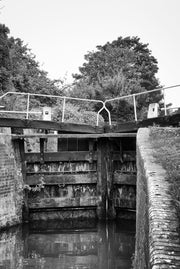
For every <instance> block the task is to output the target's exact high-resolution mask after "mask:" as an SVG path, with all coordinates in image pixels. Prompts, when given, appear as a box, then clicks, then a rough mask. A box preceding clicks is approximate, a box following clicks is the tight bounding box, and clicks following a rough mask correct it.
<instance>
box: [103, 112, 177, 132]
mask: <svg viewBox="0 0 180 269" xmlns="http://www.w3.org/2000/svg"><path fill="white" fill-rule="evenodd" d="M179 122H180V114H175V115H168V116H164V117H157V118H152V119H144V120H140V121H137V122H125V123H123V122H122V123H118V122H117V123H116V124H115V125H112V126H106V127H105V132H106V133H108V132H112V133H121V132H122V133H125V132H137V130H138V129H139V128H141V127H148V126H153V125H155V124H157V125H158V126H160V127H166V126H179Z"/></svg>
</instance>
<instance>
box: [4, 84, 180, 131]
mask: <svg viewBox="0 0 180 269" xmlns="http://www.w3.org/2000/svg"><path fill="white" fill-rule="evenodd" d="M179 86H180V85H174V86H169V87H165V88H163V87H160V88H157V89H154V90H150V91H144V92H139V93H133V94H129V95H125V96H120V97H116V98H111V99H108V100H105V101H102V100H96V99H85V98H78V97H68V96H59V95H48V94H38V93H26V92H11V91H10V92H6V93H5V94H3V95H2V96H0V100H1V99H2V98H4V97H6V96H7V95H11V94H13V95H27V107H26V111H14V110H13V111H7V110H0V113H16V114H26V119H28V118H29V114H42V113H41V112H39V111H30V110H29V106H30V97H31V96H39V97H48V98H56V99H57V98H58V99H62V101H63V108H62V119H61V121H62V122H64V119H65V109H66V100H76V101H82V102H93V103H101V104H102V107H101V108H100V109H99V110H98V111H97V119H96V125H97V126H98V125H99V115H100V113H101V112H102V111H103V110H105V111H106V112H107V114H108V120H109V125H111V113H110V111H109V109H108V108H107V106H106V104H107V103H110V102H114V101H118V100H122V99H125V98H129V97H132V98H133V107H134V118H135V121H137V108H136V96H139V95H143V94H149V93H153V92H158V91H161V92H162V94H163V99H164V109H163V110H164V113H165V115H167V110H168V109H169V108H167V107H166V98H165V90H166V89H171V88H176V87H179ZM0 108H3V107H2V106H0Z"/></svg>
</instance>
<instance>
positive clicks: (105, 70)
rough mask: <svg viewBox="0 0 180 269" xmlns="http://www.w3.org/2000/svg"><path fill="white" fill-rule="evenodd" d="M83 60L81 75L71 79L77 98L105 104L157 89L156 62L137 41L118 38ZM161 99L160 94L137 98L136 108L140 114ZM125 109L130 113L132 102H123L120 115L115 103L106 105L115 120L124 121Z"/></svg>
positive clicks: (136, 39)
mask: <svg viewBox="0 0 180 269" xmlns="http://www.w3.org/2000/svg"><path fill="white" fill-rule="evenodd" d="M85 60H86V62H85V63H84V64H83V66H81V67H80V68H79V71H80V74H74V75H73V76H74V78H75V86H74V90H73V91H74V95H76V96H83V97H86V98H93V99H100V100H104V99H108V98H115V97H118V96H125V95H129V94H134V93H137V92H143V91H149V90H152V89H155V88H156V87H158V86H159V82H158V80H157V78H156V77H155V75H156V73H157V71H158V66H157V60H156V59H155V58H154V57H153V56H152V55H151V51H150V50H149V49H148V44H143V43H141V42H140V39H139V38H138V37H132V38H130V37H126V38H122V37H119V38H118V39H117V40H114V41H113V42H112V43H109V42H108V43H106V44H105V45H103V46H97V51H95V52H94V51H93V52H88V53H87V54H86V55H85ZM160 99H161V94H157V93H154V94H152V95H151V96H148V98H145V97H138V98H137V108H138V110H139V111H140V110H141V109H142V107H143V106H144V105H146V106H147V105H148V104H149V103H150V102H152V100H153V102H157V101H159V100H160ZM126 105H127V106H131V107H132V109H133V103H132V101H129V100H125V101H123V107H124V113H123V115H122V111H121V113H120V106H119V105H117V103H113V104H111V105H109V109H110V110H111V112H113V113H114V114H115V116H116V117H117V116H118V117H119V116H120V114H121V115H122V118H124V117H125V115H126V112H125V107H126ZM95 108H96V107H95ZM96 109H97V108H96Z"/></svg>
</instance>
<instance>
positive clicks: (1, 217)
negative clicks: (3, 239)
mask: <svg viewBox="0 0 180 269" xmlns="http://www.w3.org/2000/svg"><path fill="white" fill-rule="evenodd" d="M22 184H23V179H22V173H21V161H20V152H19V149H18V148H17V147H16V145H14V146H13V145H12V142H11V135H10V134H7V133H0V229H2V228H4V227H7V226H12V225H15V224H18V223H21V221H22V203H23V192H22Z"/></svg>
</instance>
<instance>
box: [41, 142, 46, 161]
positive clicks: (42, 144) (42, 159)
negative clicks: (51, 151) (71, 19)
mask: <svg viewBox="0 0 180 269" xmlns="http://www.w3.org/2000/svg"><path fill="white" fill-rule="evenodd" d="M44 144H45V139H44V138H40V163H44Z"/></svg>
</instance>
